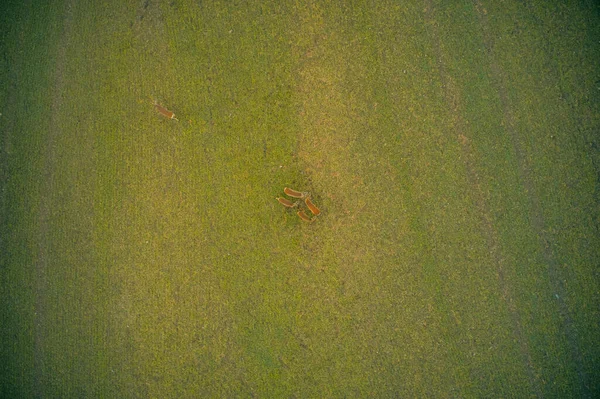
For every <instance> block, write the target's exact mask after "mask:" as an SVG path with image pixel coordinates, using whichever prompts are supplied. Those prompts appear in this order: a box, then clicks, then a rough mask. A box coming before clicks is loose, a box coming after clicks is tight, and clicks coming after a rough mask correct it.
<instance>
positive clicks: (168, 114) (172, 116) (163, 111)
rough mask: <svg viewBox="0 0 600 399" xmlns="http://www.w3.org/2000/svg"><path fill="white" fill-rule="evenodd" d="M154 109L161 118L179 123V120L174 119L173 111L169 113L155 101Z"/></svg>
mask: <svg viewBox="0 0 600 399" xmlns="http://www.w3.org/2000/svg"><path fill="white" fill-rule="evenodd" d="M154 108H156V110H157V111H158V113H159V114H161V115H162V116H164V117H165V118H167V119H175V120H176V121H179V119H177V118H176V117H175V112H173V111H169V110H168V109H166V108H165V107H163V106H162V105H160V104H159V103H158V102H157V101H156V100H155V101H154Z"/></svg>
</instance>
